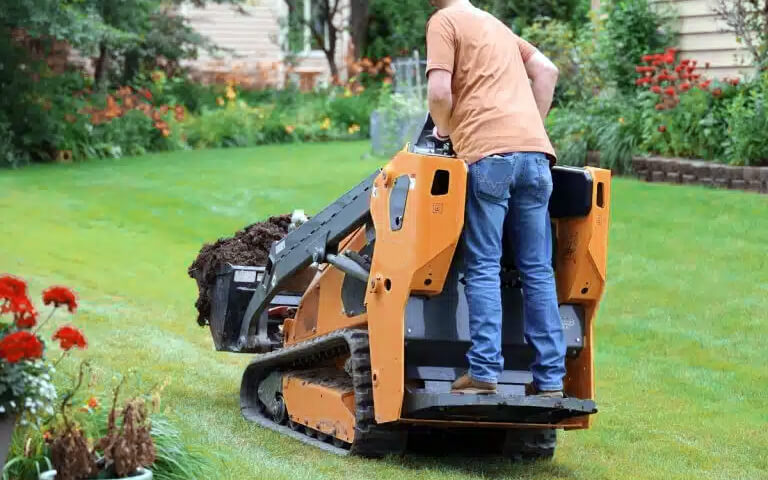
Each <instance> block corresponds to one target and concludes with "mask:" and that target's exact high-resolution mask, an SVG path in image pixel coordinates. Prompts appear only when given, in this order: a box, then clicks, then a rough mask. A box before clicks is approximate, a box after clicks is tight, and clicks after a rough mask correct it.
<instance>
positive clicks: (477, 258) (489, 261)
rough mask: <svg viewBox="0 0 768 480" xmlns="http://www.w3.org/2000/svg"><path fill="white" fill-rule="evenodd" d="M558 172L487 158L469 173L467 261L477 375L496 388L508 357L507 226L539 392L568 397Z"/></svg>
mask: <svg viewBox="0 0 768 480" xmlns="http://www.w3.org/2000/svg"><path fill="white" fill-rule="evenodd" d="M551 195H552V173H551V172H550V170H549V159H548V158H547V156H546V155H544V154H541V153H512V154H507V155H503V156H499V155H494V156H491V157H486V158H484V159H482V160H480V161H478V162H476V163H474V164H472V165H470V166H469V180H468V185H467V204H466V219H465V223H464V242H463V243H464V258H465V263H466V264H465V269H466V270H465V275H464V276H465V280H466V294H467V302H468V304H469V332H470V336H471V339H472V346H471V347H470V349H469V352H468V353H467V359H468V360H469V375H470V376H471V377H472V378H474V379H475V380H480V381H483V382H491V383H495V382H496V381H497V380H498V378H499V376H500V375H501V372H502V371H504V358H503V357H502V355H501V319H502V312H501V278H500V273H501V254H502V236H503V233H504V225H505V219H506V217H507V215H511V217H510V218H509V220H510V221H509V222H507V228H509V229H510V231H509V232H508V234H509V235H511V237H510V238H512V239H513V245H514V251H515V263H516V265H517V268H518V271H519V272H520V277H521V280H522V284H523V315H524V318H525V338H526V341H527V342H528V344H529V345H531V346H532V347H533V349H534V351H535V352H536V358H535V360H534V362H533V363H532V364H531V367H530V368H531V372H532V374H533V382H534V385H535V386H536V387H537V388H538V389H540V390H561V389H562V388H563V377H564V376H565V338H564V335H563V326H562V322H561V320H560V313H559V311H558V304H557V292H556V289H555V277H554V272H553V270H552V229H551V225H550V220H549V210H548V205H549V197H550V196H551Z"/></svg>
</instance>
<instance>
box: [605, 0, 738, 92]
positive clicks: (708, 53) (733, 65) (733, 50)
mask: <svg viewBox="0 0 768 480" xmlns="http://www.w3.org/2000/svg"><path fill="white" fill-rule="evenodd" d="M651 3H653V4H654V5H655V6H657V7H659V8H662V9H669V10H671V11H673V12H674V13H676V14H677V16H678V21H677V24H676V29H677V32H678V33H679V37H678V41H677V47H679V48H680V50H681V52H680V54H681V55H682V57H683V58H690V59H693V60H696V61H698V65H699V66H700V67H703V66H704V65H705V64H707V63H709V66H710V67H709V69H708V70H707V71H706V72H705V74H706V75H707V76H708V77H710V78H714V79H723V78H728V77H735V76H744V75H745V74H748V73H750V72H752V71H753V66H752V60H751V55H750V54H749V52H748V51H746V49H744V47H743V46H742V45H741V44H739V43H738V41H737V40H736V35H735V34H734V33H733V31H730V29H729V28H728V26H727V25H725V23H724V22H723V21H722V20H720V19H719V18H718V17H717V15H715V14H714V13H713V11H712V7H713V2H712V0H652V2H651ZM592 7H593V8H595V9H597V8H599V7H600V1H599V0H592Z"/></svg>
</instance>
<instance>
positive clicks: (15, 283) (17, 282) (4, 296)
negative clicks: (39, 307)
mask: <svg viewBox="0 0 768 480" xmlns="http://www.w3.org/2000/svg"><path fill="white" fill-rule="evenodd" d="M26 296H27V284H26V283H24V280H22V279H20V278H16V277H14V276H11V275H4V276H2V277H0V300H6V301H8V302H10V303H11V304H13V303H14V302H16V301H18V300H19V299H21V298H26ZM9 311H10V307H6V306H5V305H4V306H3V310H2V313H7V312H9Z"/></svg>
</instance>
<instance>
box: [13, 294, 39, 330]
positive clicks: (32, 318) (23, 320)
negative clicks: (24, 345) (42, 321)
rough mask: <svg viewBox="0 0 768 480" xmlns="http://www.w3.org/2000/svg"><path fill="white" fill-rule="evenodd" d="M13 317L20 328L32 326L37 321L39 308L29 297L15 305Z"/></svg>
mask: <svg viewBox="0 0 768 480" xmlns="http://www.w3.org/2000/svg"><path fill="white" fill-rule="evenodd" d="M13 319H14V321H15V322H16V326H17V327H19V328H32V327H34V326H35V324H36V323H37V310H35V306H34V305H32V302H30V301H29V299H28V298H27V297H24V298H23V299H22V300H21V301H20V302H18V303H17V304H16V305H15V310H14V318H13Z"/></svg>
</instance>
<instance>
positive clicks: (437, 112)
mask: <svg viewBox="0 0 768 480" xmlns="http://www.w3.org/2000/svg"><path fill="white" fill-rule="evenodd" d="M451 78H452V75H451V72H449V71H447V70H439V69H438V70H432V71H430V72H429V78H428V80H427V98H428V99H429V113H430V114H431V115H432V120H433V121H434V122H435V127H436V129H437V132H435V133H437V134H438V135H439V136H441V137H448V136H450V135H451V130H450V125H451V110H452V109H453V93H452V91H451Z"/></svg>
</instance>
